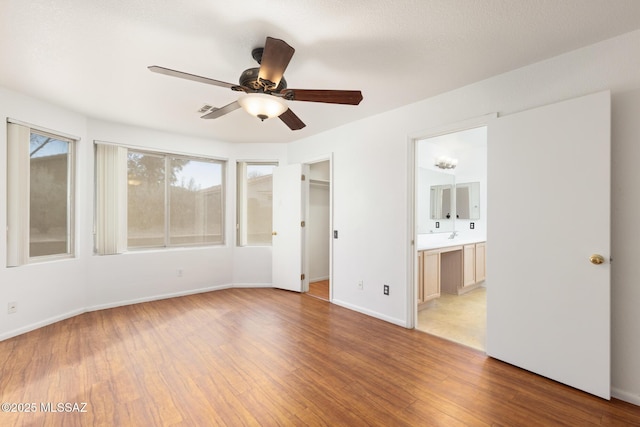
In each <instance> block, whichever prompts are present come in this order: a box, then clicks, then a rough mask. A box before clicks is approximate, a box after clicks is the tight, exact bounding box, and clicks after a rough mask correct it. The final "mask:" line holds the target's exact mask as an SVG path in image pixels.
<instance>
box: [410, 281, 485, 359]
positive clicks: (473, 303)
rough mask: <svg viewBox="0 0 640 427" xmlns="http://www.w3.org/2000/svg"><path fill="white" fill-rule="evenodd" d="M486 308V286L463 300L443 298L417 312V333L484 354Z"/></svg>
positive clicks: (450, 296)
mask: <svg viewBox="0 0 640 427" xmlns="http://www.w3.org/2000/svg"><path fill="white" fill-rule="evenodd" d="M486 307H487V298H486V288H485V287H484V286H483V287H480V288H478V289H474V290H473V291H471V292H468V293H466V294H464V295H460V296H458V295H449V294H441V296H440V298H437V299H435V300H432V301H430V302H429V303H428V304H427V306H426V307H425V308H423V309H422V310H420V311H419V312H418V327H417V328H416V329H418V330H420V331H423V332H427V333H429V334H431V335H436V336H438V337H441V338H445V339H448V340H450V341H455V342H457V343H460V344H463V345H466V346H469V347H473V348H475V349H478V350H481V351H484V350H485V340H486V311H487V310H486Z"/></svg>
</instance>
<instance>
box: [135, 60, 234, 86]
mask: <svg viewBox="0 0 640 427" xmlns="http://www.w3.org/2000/svg"><path fill="white" fill-rule="evenodd" d="M147 68H149V71H153V72H154V73H158V74H164V75H165V76H171V77H180V78H181V79H185V80H192V81H194V82H199V83H206V84H208V85H213V86H221V87H226V88H229V89H233V90H239V91H244V90H245V89H244V88H243V87H242V86H239V85H234V84H231V83H227V82H221V81H220V80H214V79H210V78H208V77H202V76H196V75H195V74H189V73H185V72H183V71H176V70H171V69H169V68H165V67H160V66H158V65H152V66H150V67H147Z"/></svg>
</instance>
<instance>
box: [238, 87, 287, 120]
mask: <svg viewBox="0 0 640 427" xmlns="http://www.w3.org/2000/svg"><path fill="white" fill-rule="evenodd" d="M238 104H240V106H241V107H242V108H243V109H244V111H246V112H247V113H249V114H251V115H252V116H255V117H257V118H259V119H260V120H262V121H264V120H266V119H270V118H272V117H278V116H279V115H280V114H282V113H284V112H285V111H287V109H288V108H289V107H288V106H287V104H286V102H284V100H282V99H281V98H277V97H275V96H273V95H267V94H265V93H248V94H246V95H243V96H241V97H240V98H239V99H238Z"/></svg>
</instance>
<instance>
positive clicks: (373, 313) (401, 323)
mask: <svg viewBox="0 0 640 427" xmlns="http://www.w3.org/2000/svg"><path fill="white" fill-rule="evenodd" d="M331 302H332V303H334V304H336V305H339V306H341V307H344V308H348V309H349V310H353V311H357V312H358V313H362V314H366V315H367V316H371V317H375V318H376V319H380V320H384V321H385V322H389V323H393V324H394V325H398V326H402V327H403V328H406V327H407V322H406V321H405V320H401V319H396V318H395V317H389V316H386V315H384V314H382V313H378V312H376V311H371V310H367V309H366V308H362V307H360V306H357V305H353V304H350V303H348V302H344V301H340V300H337V299H335V298H334V299H332V300H331Z"/></svg>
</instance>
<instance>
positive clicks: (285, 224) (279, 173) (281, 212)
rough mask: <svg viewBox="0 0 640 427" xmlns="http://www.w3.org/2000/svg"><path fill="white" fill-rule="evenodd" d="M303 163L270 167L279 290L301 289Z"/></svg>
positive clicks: (274, 262) (275, 282)
mask: <svg viewBox="0 0 640 427" xmlns="http://www.w3.org/2000/svg"><path fill="white" fill-rule="evenodd" d="M302 175H303V165H300V164H294V165H288V166H280V167H277V168H275V169H274V170H273V240H272V242H273V243H272V245H273V246H272V280H273V286H274V287H276V288H280V289H287V290H290V291H296V292H302V285H303V280H302V259H303V258H302V255H303V254H302V248H303V243H304V240H303V239H304V227H302V221H304V216H303V213H304V212H303V210H304V199H303V195H304V192H303V190H304V188H303V181H302Z"/></svg>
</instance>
